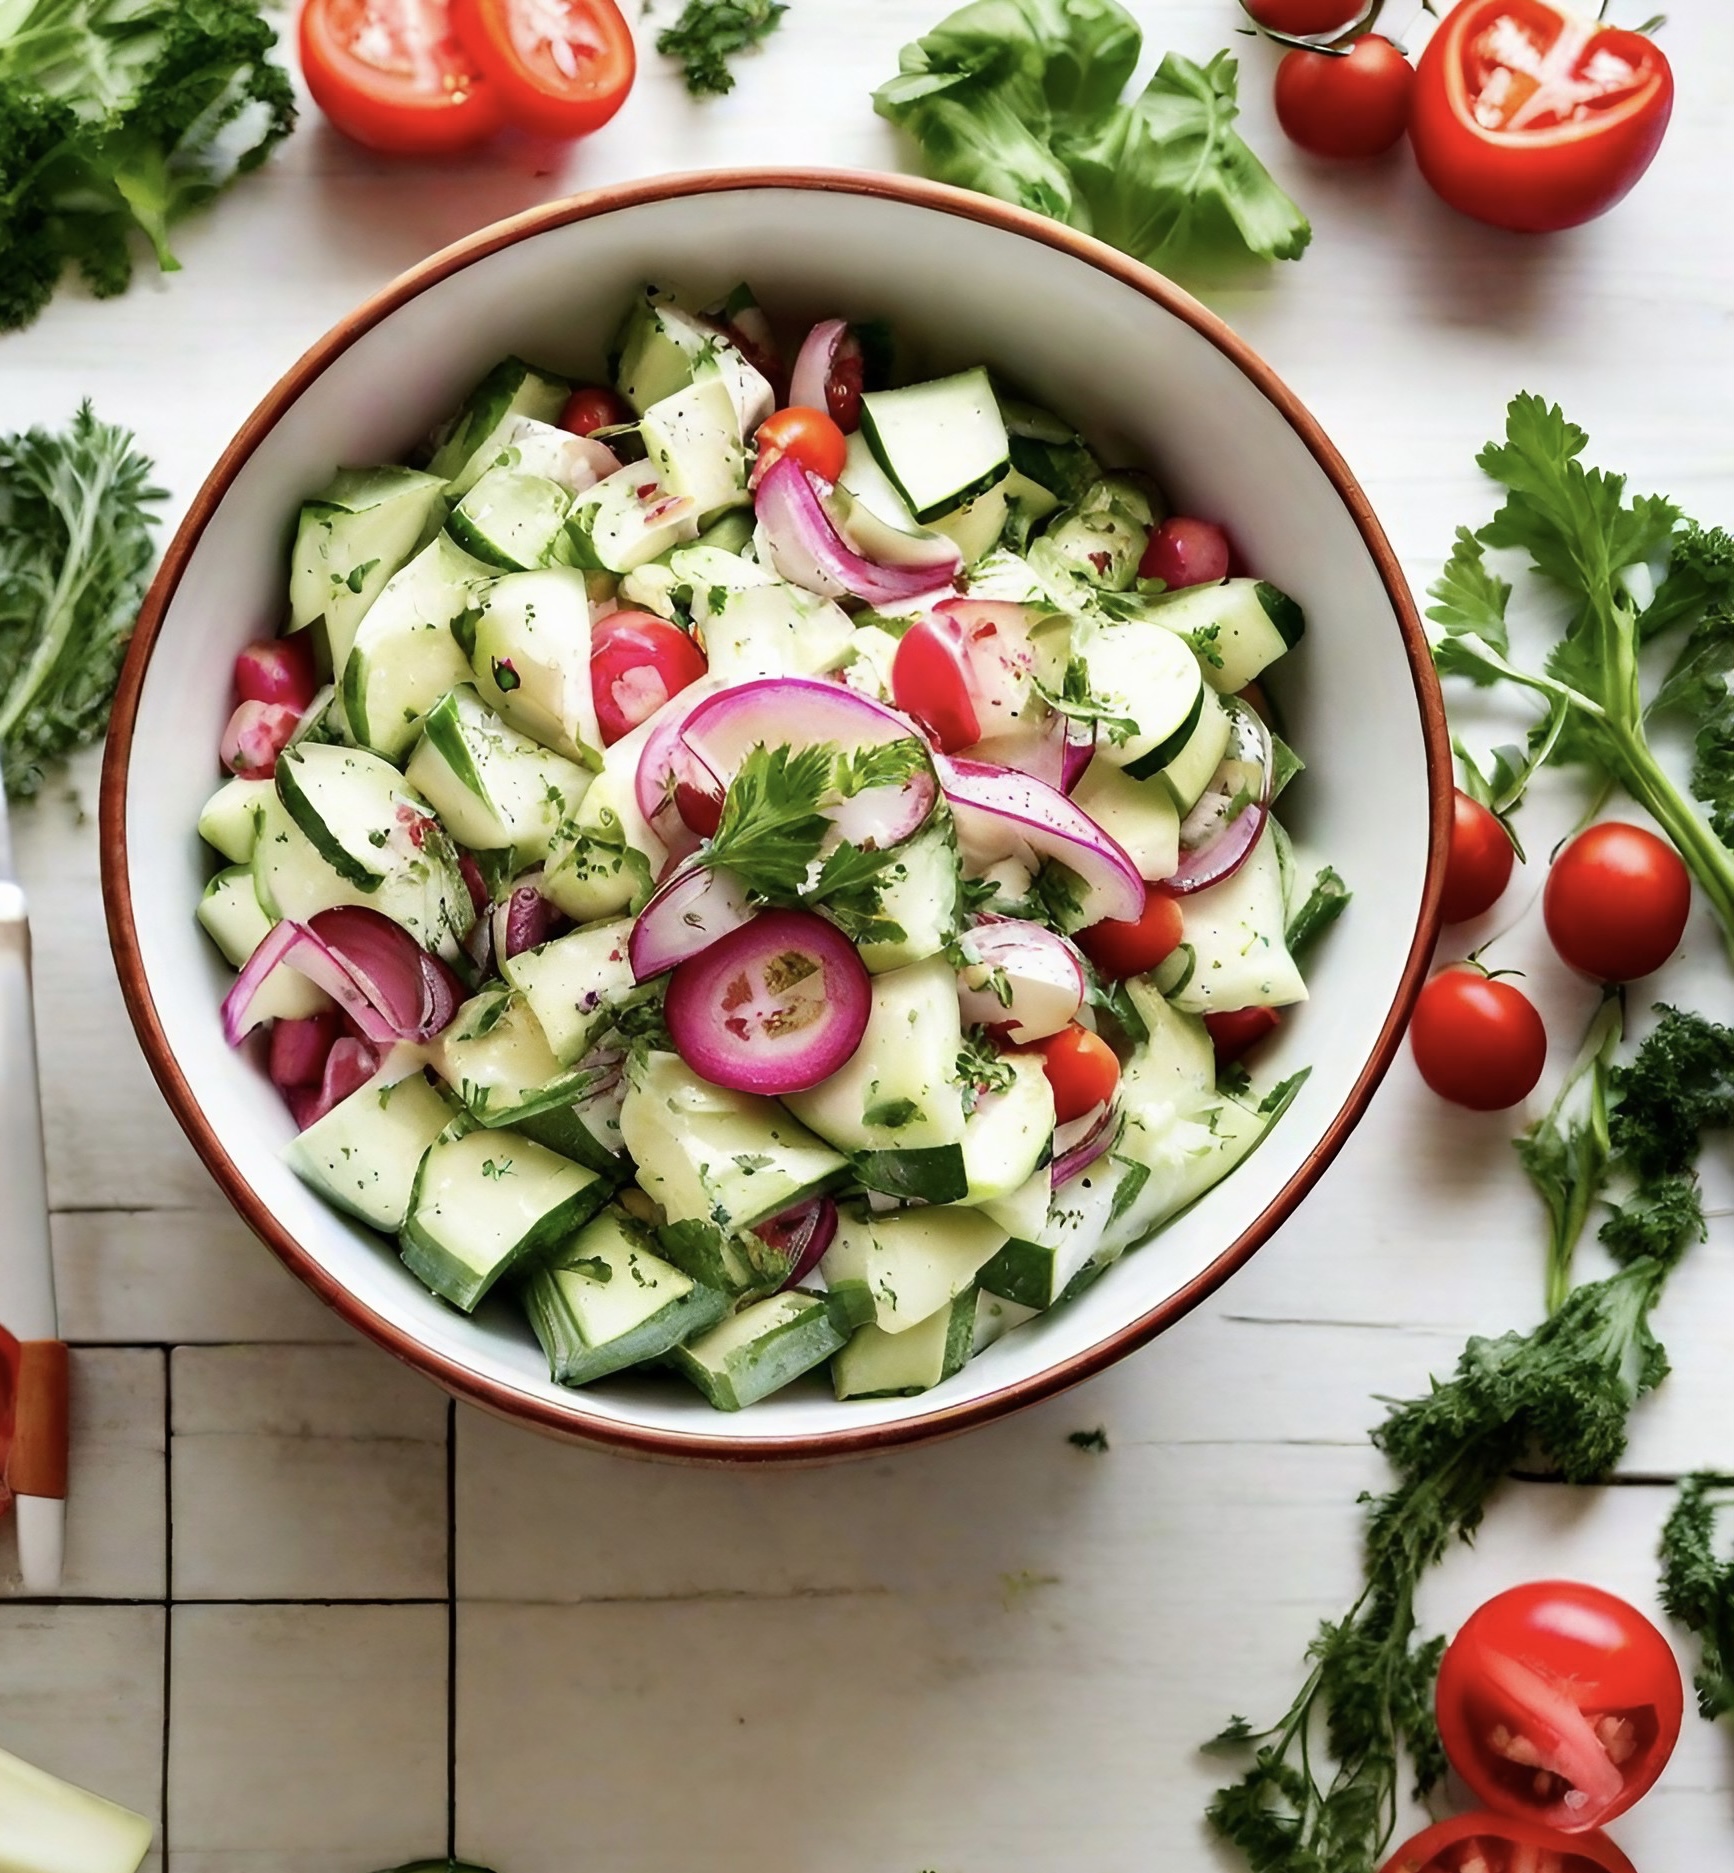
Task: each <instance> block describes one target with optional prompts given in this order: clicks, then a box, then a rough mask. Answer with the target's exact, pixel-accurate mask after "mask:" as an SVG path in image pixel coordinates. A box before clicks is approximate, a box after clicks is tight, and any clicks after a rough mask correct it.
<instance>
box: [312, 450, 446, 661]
mask: <svg viewBox="0 0 1734 1873" xmlns="http://www.w3.org/2000/svg"><path fill="white" fill-rule="evenodd" d="M445 512H446V489H445V483H444V481H443V480H442V479H441V478H440V477H439V476H438V475H424V474H421V473H420V472H419V471H417V470H416V469H413V468H340V469H339V470H338V471H337V473H336V474H335V475H334V476H333V477H332V479H331V480H330V481H329V482H328V483H327V484H326V485H325V487H323V488H322V489H321V490H320V491H319V493H317V494H316V495H314V496H313V498H312V499H311V500H309V501H307V502H305V503H303V505H302V508H301V518H300V520H299V522H298V523H297V525H296V529H295V545H294V548H293V549H292V551H291V554H290V562H289V628H290V630H291V631H301V630H305V629H306V628H307V627H308V626H309V625H312V624H316V623H318V622H319V620H321V619H323V620H324V622H325V633H326V641H327V643H328V644H329V645H330V647H331V651H332V667H333V669H337V668H340V667H341V665H342V656H341V655H340V654H339V652H343V653H347V649H348V646H349V644H350V643H351V642H352V641H353V640H354V637H355V631H356V627H357V626H358V625H359V624H360V623H361V620H362V619H363V618H364V617H365V616H366V615H367V612H368V610H369V608H370V607H371V606H372V604H373V602H374V600H375V599H377V598H378V597H379V595H380V593H381V592H382V591H383V590H384V589H385V585H386V582H387V581H388V580H389V579H391V578H392V577H393V576H394V575H395V574H396V572H397V571H398V569H399V568H400V567H401V566H404V565H406V564H407V563H408V562H409V561H410V560H411V559H412V558H413V557H414V556H415V554H416V553H417V552H419V551H420V550H421V548H422V547H423V546H424V545H425V544H426V543H427V541H428V540H429V539H431V538H432V537H433V535H434V534H436V533H437V532H438V531H439V528H440V523H441V522H442V521H443V520H444V519H445Z"/></svg>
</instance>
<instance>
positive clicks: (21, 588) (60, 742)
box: [0, 86, 167, 800]
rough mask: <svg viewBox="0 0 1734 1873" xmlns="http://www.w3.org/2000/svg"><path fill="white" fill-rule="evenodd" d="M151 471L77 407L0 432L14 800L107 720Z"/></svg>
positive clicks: (2, 634) (3, 656) (143, 571)
mask: <svg viewBox="0 0 1734 1873" xmlns="http://www.w3.org/2000/svg"><path fill="white" fill-rule="evenodd" d="M3 108H4V99H3V86H0V109H3ZM151 472H152V470H151V463H150V461H149V460H148V459H147V458H146V457H145V456H143V455H141V454H140V453H139V452H138V450H137V449H136V448H135V446H134V444H133V438H132V436H131V434H130V433H129V432H128V431H127V430H124V429H119V428H115V427H113V426H112V425H110V424H107V423H102V422H99V421H98V420H97V418H96V416H95V414H94V412H93V411H92V410H91V407H90V405H89V404H88V403H87V404H85V405H84V406H83V408H82V409H80V410H79V412H78V414H77V415H76V416H75V417H74V418H73V419H72V422H71V423H70V425H69V426H68V427H67V428H66V429H65V430H64V431H63V432H61V433H60V434H58V435H56V434H51V433H50V432H49V431H47V430H44V429H32V430H30V431H28V432H27V433H25V434H23V435H17V436H5V437H0V772H3V775H4V780H5V786H6V791H7V792H8V793H9V794H10V795H11V796H12V797H13V798H14V799H15V800H26V799H29V798H30V797H31V796H32V795H34V794H35V793H36V792H37V790H38V789H39V788H40V787H41V785H42V779H43V772H44V769H45V767H46V766H47V765H48V764H49V763H51V762H53V761H55V760H58V759H59V758H60V757H62V756H63V755H67V754H70V753H71V752H72V750H73V749H75V748H82V747H83V746H85V745H86V744H87V743H88V742H92V741H95V740H97V739H98V738H99V737H100V736H101V734H102V732H103V730H104V728H105V727H106V726H107V724H108V711H109V705H110V703H111V702H112V701H113V699H114V686H115V681H116V679H117V678H118V676H119V674H120V664H121V659H122V657H123V656H124V655H125V653H126V646H127V640H128V639H129V638H130V637H131V635H132V627H133V620H134V619H135V618H136V617H137V615H138V608H139V602H140V600H141V599H142V598H143V597H144V588H145V582H146V579H147V577H148V576H149V572H150V565H151V561H152V559H153V558H154V556H155V547H154V545H153V543H152V540H151V533H150V529H151V527H152V526H154V525H155V523H156V515H155V514H154V513H153V512H152V511H151V510H152V508H153V507H154V506H155V505H156V503H157V502H159V501H162V500H165V499H167V496H166V495H164V493H163V492H162V490H161V489H160V488H155V487H152V486H151Z"/></svg>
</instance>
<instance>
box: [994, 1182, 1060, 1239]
mask: <svg viewBox="0 0 1734 1873" xmlns="http://www.w3.org/2000/svg"><path fill="white" fill-rule="evenodd" d="M1053 1198H1054V1180H1053V1177H1052V1176H1051V1175H1050V1173H1049V1171H1048V1167H1047V1165H1046V1164H1043V1165H1042V1166H1041V1167H1040V1168H1039V1169H1037V1170H1034V1171H1032V1172H1031V1173H1030V1175H1029V1176H1028V1177H1027V1178H1025V1179H1024V1181H1023V1182H1022V1183H1021V1184H1019V1185H1018V1187H1017V1189H1015V1190H1014V1191H1012V1192H1011V1193H1010V1194H1009V1195H1007V1196H1003V1197H990V1198H988V1199H987V1201H986V1202H984V1203H983V1204H982V1205H981V1206H980V1207H981V1211H982V1214H983V1215H984V1216H991V1217H992V1218H993V1220H994V1221H995V1222H996V1223H998V1224H999V1226H1000V1227H1001V1228H1002V1229H1003V1230H1004V1231H1005V1232H1006V1234H1007V1236H1015V1237H1016V1238H1017V1239H1018V1240H1019V1241H1020V1242H1031V1241H1034V1240H1035V1238H1036V1237H1037V1236H1039V1235H1040V1234H1041V1233H1042V1228H1043V1225H1044V1224H1045V1223H1046V1222H1047V1220H1048V1210H1049V1207H1050V1206H1051V1205H1052V1203H1053Z"/></svg>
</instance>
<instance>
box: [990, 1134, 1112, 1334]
mask: <svg viewBox="0 0 1734 1873" xmlns="http://www.w3.org/2000/svg"><path fill="white" fill-rule="evenodd" d="M1118 1182H1119V1177H1118V1175H1117V1174H1116V1172H1115V1171H1114V1169H1113V1167H1112V1161H1111V1159H1110V1158H1109V1157H1107V1156H1103V1157H1100V1158H1098V1159H1097V1160H1096V1162H1095V1163H1094V1164H1092V1165H1091V1166H1090V1168H1089V1169H1088V1170H1086V1171H1081V1172H1080V1173H1079V1174H1078V1175H1077V1176H1076V1177H1074V1178H1072V1179H1071V1180H1070V1181H1069V1182H1067V1183H1064V1184H1062V1185H1061V1186H1060V1187H1059V1189H1058V1190H1056V1191H1055V1192H1054V1193H1053V1198H1052V1201H1051V1202H1050V1203H1049V1206H1048V1216H1047V1221H1046V1222H1045V1223H1044V1224H1043V1225H1042V1227H1041V1229H1040V1230H1039V1231H1038V1232H1037V1234H1036V1235H1035V1236H1034V1237H1016V1236H1014V1237H1012V1238H1011V1239H1010V1240H1009V1241H1008V1242H1007V1243H1006V1244H1005V1245H1004V1247H1002V1248H1001V1249H1000V1251H999V1252H998V1254H996V1255H995V1256H994V1257H993V1259H992V1260H991V1261H990V1262H988V1264H987V1265H986V1266H985V1267H984V1268H983V1269H982V1271H981V1285H982V1286H983V1287H984V1288H986V1289H987V1290H988V1292H989V1293H990V1294H998V1295H1003V1296H1004V1297H1005V1299H1006V1300H1008V1301H1017V1302H1019V1303H1021V1304H1022V1305H1023V1306H1025V1307H1035V1308H1048V1307H1052V1306H1053V1304H1054V1303H1055V1302H1056V1301H1057V1300H1058V1299H1059V1298H1060V1296H1061V1295H1062V1294H1064V1293H1065V1291H1066V1289H1067V1287H1068V1286H1069V1285H1070V1283H1071V1281H1072V1278H1073V1276H1074V1275H1076V1274H1077V1272H1078V1270H1079V1269H1081V1268H1082V1267H1083V1266H1084V1264H1085V1263H1086V1262H1087V1261H1088V1260H1089V1259H1090V1256H1091V1255H1092V1254H1093V1253H1094V1251H1095V1248H1096V1244H1097V1243H1098V1242H1099V1241H1100V1240H1101V1234H1102V1230H1103V1228H1104V1226H1105V1225H1106V1223H1107V1220H1108V1214H1109V1212H1110V1210H1111V1209H1112V1208H1113V1202H1114V1191H1115V1188H1116V1186H1117V1185H1118Z"/></svg>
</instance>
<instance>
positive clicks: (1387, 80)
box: [1276, 33, 1415, 161]
mask: <svg viewBox="0 0 1734 1873" xmlns="http://www.w3.org/2000/svg"><path fill="white" fill-rule="evenodd" d="M1414 83H1415V69H1414V67H1413V66H1412V65H1411V64H1410V63H1409V61H1408V60H1407V59H1406V58H1405V57H1404V56H1403V54H1402V52H1401V51H1400V50H1399V49H1398V48H1397V47H1396V46H1395V45H1393V44H1392V43H1391V41H1390V40H1389V39H1386V38H1385V37H1384V36H1383V35H1382V34H1379V33H1362V34H1361V36H1360V37H1359V38H1358V39H1355V40H1353V41H1352V42H1351V43H1350V45H1349V48H1348V50H1347V51H1346V52H1345V51H1311V50H1306V49H1303V48H1301V47H1299V46H1297V47H1296V48H1295V49H1294V50H1293V51H1291V52H1290V53H1288V54H1287V56H1286V57H1285V58H1284V59H1283V62H1282V63H1281V64H1280V65H1279V66H1278V67H1277V70H1276V119H1277V122H1278V123H1280V124H1281V125H1282V127H1283V129H1284V131H1285V132H1286V133H1287V135H1288V138H1289V141H1290V142H1291V143H1298V144H1299V145H1300V147H1301V148H1302V149H1303V150H1307V151H1310V152H1311V154H1313V155H1314V156H1333V157H1338V158H1341V159H1343V160H1345V161H1359V160H1364V159H1365V158H1368V157H1372V156H1382V155H1383V154H1384V153H1385V151H1386V150H1388V149H1391V148H1392V147H1393V146H1394V145H1396V144H1397V143H1400V142H1401V141H1402V138H1403V132H1404V131H1405V130H1406V129H1407V128H1408V127H1409V94H1410V92H1411V90H1412V89H1413V87H1414Z"/></svg>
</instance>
